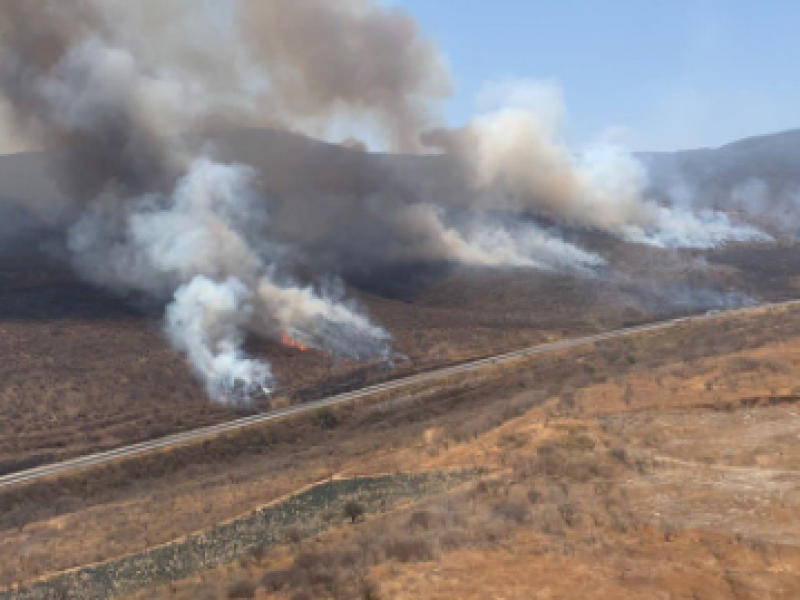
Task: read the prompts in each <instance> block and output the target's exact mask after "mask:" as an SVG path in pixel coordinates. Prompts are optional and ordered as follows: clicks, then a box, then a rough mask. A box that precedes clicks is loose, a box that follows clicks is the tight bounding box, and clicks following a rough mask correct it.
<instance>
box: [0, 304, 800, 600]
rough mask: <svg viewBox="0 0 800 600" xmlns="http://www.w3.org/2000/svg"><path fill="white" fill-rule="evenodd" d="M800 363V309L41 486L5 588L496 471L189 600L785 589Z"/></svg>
mask: <svg viewBox="0 0 800 600" xmlns="http://www.w3.org/2000/svg"><path fill="white" fill-rule="evenodd" d="M798 364H800V310H798V309H796V308H792V309H781V310H762V311H757V312H756V313H755V314H751V315H748V316H747V317H726V318H725V319H724V320H722V321H717V322H696V323H691V322H690V323H686V324H685V325H682V326H681V327H679V328H676V329H672V330H668V331H663V332H657V333H649V334H644V335H640V336H636V337H632V338H628V339H620V340H616V341H611V342H605V343H601V344H597V345H596V346H595V347H594V348H588V347H587V348H579V349H573V350H570V351H568V352H563V353H560V354H554V355H549V356H542V357H537V358H534V359H529V360H527V361H522V362H520V363H517V364H515V365H512V366H507V367H502V368H495V369H493V370H488V371H486V372H485V373H481V374H477V375H471V376H469V377H462V378H458V379H456V380H454V381H453V382H449V383H448V384H447V385H445V384H444V383H442V382H439V383H437V384H435V385H428V386H421V387H420V388H419V389H418V390H415V391H413V392H403V393H401V394H393V395H389V396H386V397H384V398H380V399H376V400H375V401H372V402H369V403H364V404H363V405H362V406H359V407H348V408H346V409H341V410H338V411H336V412H335V422H333V423H334V426H333V427H329V426H328V425H324V424H325V423H328V424H330V423H332V422H331V421H329V420H328V419H319V418H314V417H311V418H309V417H304V418H302V419H298V420H294V421H290V422H285V423H282V424H279V425H278V426H272V427H268V428H260V429H254V430H250V431H248V432H242V433H240V434H238V435H236V436H232V437H228V438H222V439H219V440H216V441H212V442H209V443H207V444H205V445H203V446H198V447H195V446H191V447H187V448H184V449H179V450H176V451H173V452H170V453H166V454H161V455H156V456H153V457H150V458H143V459H136V460H132V461H128V462H125V463H121V464H118V465H114V466H112V467H109V468H106V469H104V470H101V471H99V472H90V473H85V474H83V475H81V476H80V477H77V478H70V479H65V480H60V481H55V482H51V483H43V484H38V485H36V486H29V487H25V488H20V489H19V490H18V491H15V492H11V493H7V494H4V495H3V496H2V497H0V509H1V512H0V515H1V516H0V528H2V538H1V541H0V556H2V557H4V560H3V561H0V564H2V569H0V581H2V582H3V583H11V582H15V581H24V580H30V579H32V578H35V577H37V576H41V575H43V574H45V573H47V572H52V571H55V570H60V569H64V568H68V567H70V566H75V565H81V564H86V563H88V562H92V561H96V560H104V559H108V558H111V557H114V556H120V555H123V554H126V553H130V552H137V551H141V550H142V549H144V548H146V547H149V546H151V545H153V544H156V543H160V542H164V541H168V540H170V539H174V538H176V537H178V536H180V535H183V534H186V533H188V532H191V531H196V530H202V529H205V528H208V527H210V526H212V525H213V524H214V523H218V522H220V521H222V520H225V519H228V518H231V517H233V516H235V515H237V514H240V513H244V512H246V511H248V510H250V509H252V508H253V507H254V506H256V505H258V504H262V503H265V502H268V501H269V500H271V499H273V498H275V497H277V496H279V495H281V494H284V493H287V492H290V491H292V490H293V489H297V488H298V487H300V486H301V485H302V484H304V483H307V482H310V481H314V480H318V479H320V478H323V477H326V476H329V475H330V474H332V473H343V474H357V473H364V474H368V473H375V472H392V471H394V470H398V469H403V470H408V469H409V468H410V467H413V468H423V469H429V468H438V467H447V466H471V467H474V466H478V467H484V468H486V469H487V470H488V472H489V473H490V475H489V476H487V478H486V480H485V481H483V482H482V483H480V484H479V485H478V487H476V488H474V489H471V490H464V491H462V492H460V493H458V494H456V495H454V496H452V497H448V498H443V499H439V500H438V501H432V504H431V505H430V506H425V507H415V508H409V509H408V511H407V512H401V513H398V514H396V515H391V516H389V517H388V519H389V520H388V521H387V522H383V521H382V520H380V519H377V518H375V517H373V516H371V515H367V519H366V521H365V522H364V524H363V525H360V524H356V525H353V526H350V527H348V528H345V529H344V530H340V531H334V532H332V533H331V534H329V535H327V536H323V537H321V538H320V541H309V542H299V541H298V543H297V544H295V545H294V546H296V547H292V548H288V549H285V550H283V551H281V552H278V553H276V554H275V555H271V554H270V555H268V556H263V557H259V558H258V560H255V559H254V560H252V561H249V562H247V561H246V562H247V564H243V565H239V566H235V565H234V566H231V567H230V568H229V569H227V570H225V571H224V572H222V573H211V574H208V575H207V576H205V577H204V579H205V582H204V581H203V580H202V579H198V580H195V581H190V582H185V583H183V584H180V585H178V586H177V587H176V592H175V594H177V596H178V597H185V598H195V597H200V596H199V595H198V594H199V593H200V592H199V591H198V590H199V589H201V588H202V589H203V593H204V594H205V593H207V594H209V597H225V595H226V594H228V591H229V590H228V588H227V586H228V585H229V584H232V583H234V582H235V581H244V582H245V583H243V584H242V586H241V589H242V590H244V589H245V588H248V589H250V587H248V582H250V583H253V584H254V588H253V589H254V590H255V593H256V594H258V595H260V596H259V597H266V596H265V594H266V590H267V588H269V587H270V586H272V587H275V586H278V587H279V588H280V589H281V590H283V591H285V592H286V593H287V594H289V595H292V594H302V593H305V594H307V596H306V597H319V596H320V595H321V594H323V592H324V593H329V592H330V594H333V593H334V592H335V591H336V590H338V589H340V588H341V589H342V590H345V591H344V592H341V593H343V594H344V593H348V594H352V593H354V592H353V590H356V589H358V590H362V591H363V590H365V589H367V588H369V589H373V586H374V585H379V587H380V589H381V591H382V593H383V594H384V595H385V596H387V597H441V598H445V597H465V598H467V597H476V598H477V597H486V596H488V595H491V594H490V592H491V593H495V590H502V592H500V591H498V592H497V593H502V595H504V596H505V597H531V595H530V590H531V589H535V590H548V589H549V590H551V597H558V596H559V595H561V596H562V597H581V596H582V595H584V592H585V590H586V589H592V590H594V589H597V590H603V591H604V593H605V592H607V594H606V595H607V597H609V598H612V597H613V598H626V597H631V598H638V597H641V598H646V597H653V594H654V593H655V592H656V591H658V590H661V589H672V590H673V593H674V595H675V597H692V596H691V593H695V594H696V595H697V597H701V598H702V597H726V594H727V597H744V598H747V597H753V598H755V597H782V596H780V595H779V594H778V590H779V589H796V588H794V587H792V586H794V585H795V584H796V571H795V569H796V568H797V565H798V562H797V560H798V559H797V554H796V552H795V544H796V543H797V541H798V540H797V537H796V536H798V535H800V527H798V524H797V522H796V520H794V517H793V515H794V514H795V512H796V506H797V496H796V490H797V486H796V484H797V479H796V477H795V474H794V472H793V471H792V470H791V468H792V464H793V461H795V462H794V464H796V458H797V450H796V448H795V447H794V446H793V445H792V443H791V442H792V440H793V439H796V435H797V428H798V427H800V420H798V417H797V415H796V404H795V399H796V398H797V397H798V396H800V390H798V389H796V388H797V386H798V382H797V381H796V377H795V376H794V373H795V370H796V367H797V365H798ZM776 449H777V450H776ZM781 452H783V455H781V454H780V453H781ZM420 511H427V512H429V513H431V515H432V516H430V517H427V516H419V515H417V516H414V514H415V513H416V512H420ZM442 515H444V516H442ZM412 521H413V522H414V523H413V524H412ZM425 523H427V525H426V524H425ZM409 528H410V529H409ZM411 530H414V533H413V535H412V533H410V531H411ZM422 530H424V532H425V533H424V535H423V533H422V532H421V531H422ZM20 548H23V549H24V551H23V552H20V551H19V549H20ZM354 548H355V549H359V552H361V554H359V556H362V555H363V556H365V558H360V559H358V561H356V563H355V564H352V563H353V561H354V560H355V559H354V558H353V556H352V551H354V550H353V549H354ZM308 552H311V554H312V555H316V554H318V553H322V554H323V555H322V557H319V556H316V557H315V556H312V557H311V558H300V555H301V554H303V553H308ZM338 552H344V554H343V555H342V556H344V558H342V556H339V555H338V554H336V553H338ZM326 553H333V554H332V555H330V556H328V554H326ZM304 561H310V564H311V565H312V566H303V565H305V564H306V562H304ZM342 561H344V563H345V566H342V565H343V563H342ZM409 563H413V566H408V565H409ZM315 564H322V565H323V566H324V568H323V567H319V569H321V570H323V571H325V572H326V573H328V574H327V575H324V574H323V575H324V576H323V581H322V583H324V582H325V581H327V582H328V583H326V584H325V585H328V586H329V587H330V586H332V587H330V589H329V590H328V591H325V590H326V589H328V588H325V587H324V586H323V587H321V588H320V587H314V586H315V585H317V584H319V585H322V583H320V582H319V581H318V582H317V584H314V581H316V579H314V577H316V575H315V576H314V577H312V576H311V575H312V574H313V573H314V572H316V571H315V569H316V570H318V569H317V567H313V565H315ZM326 565H327V566H326ZM348 565H349V566H348ZM523 566H524V568H523ZM312 567H313V568H312ZM345 567H346V568H345ZM287 569H288V570H289V571H290V572H289V573H288V574H287V575H286V578H287V579H286V581H288V583H285V582H284V583H281V582H282V581H283V579H281V577H282V576H281V575H280V574H278V575H275V573H274V572H276V571H279V572H282V571H283V570H287ZM292 569H294V570H292ZM329 571H335V573H336V575H335V577H334V579H335V581H333V582H331V575H330V573H329ZM348 573H350V574H348ZM511 573H517V575H515V576H514V577H511V576H510V574H511ZM520 573H524V575H523V574H520ZM564 573H575V574H576V576H575V577H564V576H563V574H564ZM679 573H683V574H684V575H686V577H688V580H689V582H690V583H688V584H683V583H681V584H680V585H679V580H682V579H681V577H679V576H678V574H679ZM267 575H268V577H267V579H269V581H272V583H269V582H268V583H262V582H261V579H262V577H265V576H267ZM309 577H311V583H309ZM275 578H277V579H278V581H277V582H274V580H275ZM212 581H213V582H224V584H223V583H219V584H217V583H214V584H213V585H212V584H211V582H212ZM309 586H310V587H309ZM354 586H357V587H354ZM364 586H366V588H365V587H364ZM665 586H666V587H665ZM670 586H672V587H670ZM680 586H684V587H680ZM754 586H756V587H754ZM757 586H761V587H757ZM673 588H674V589H673ZM331 590H332V591H331ZM733 590H736V591H735V592H734V591H733ZM754 590H755V591H754ZM690 592H691V593H690ZM756 592H758V594H761V595H758V594H757V593H756ZM237 593H238V592H237ZM242 593H244V592H242ZM337 593H338V592H337ZM359 593H361V592H360V591H359ZM526 593H527V595H526ZM148 594H150V595H147V596H146V597H148V598H153V597H162V596H163V597H169V596H171V595H173V592H172V591H171V590H163V589H162V590H158V591H155V592H148ZM309 594H310V596H309ZM470 594H472V596H470ZM515 594H516V596H515ZM615 594H616V595H615ZM735 594H738V596H737V595H735ZM748 594H749V595H748ZM297 597H303V596H297ZM339 597H353V596H352V595H351V596H347V595H345V596H341V595H340V596H339ZM542 597H547V596H542ZM595 597H603V596H602V595H600V596H595ZM783 597H792V596H783Z"/></svg>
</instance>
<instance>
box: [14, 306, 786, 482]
mask: <svg viewBox="0 0 800 600" xmlns="http://www.w3.org/2000/svg"><path fill="white" fill-rule="evenodd" d="M798 303H800V300H790V301H787V302H776V303H772V304H762V305H760V306H756V307H750V308H742V309H735V310H728V311H720V312H715V313H705V314H702V315H699V316H696V317H686V318H680V319H670V320H668V321H660V322H657V323H649V324H646V325H637V326H635V327H626V328H624V329H618V330H616V331H607V332H604V333H598V334H595V335H590V336H586V337H581V338H575V339H572V340H559V341H557V342H549V343H546V344H541V345H538V346H532V347H530V348H524V349H522V350H516V351H513V352H507V353H505V354H499V355H497V356H492V357H489V358H482V359H478V360H474V361H470V362H468V363H464V364H462V365H456V366H453V367H445V368H442V369H438V370H436V371H431V372H429V373H422V374H420V375H411V376H409V377H404V378H402V379H395V380H394V381H388V382H385V383H379V384H376V385H372V386H369V387H366V388H363V389H361V390H356V391H353V392H345V393H342V394H337V395H336V396H331V397H330V398H325V399H323V400H317V401H314V402H308V403H305V404H300V405H298V406H291V407H289V408H284V409H280V410H276V411H272V412H269V413H264V414H259V415H253V416H250V417H243V418H241V419H236V420H234V421H228V422H227V423H220V424H218V425H210V426H207V427H201V428H199V429H193V430H191V431H185V432H183V433H177V434H173V435H169V436H166V437H163V438H159V439H155V440H149V441H146V442H141V443H138V444H133V445H130V446H123V447H121V448H116V449H114V450H108V451H105V452H99V453H97V454H90V455H88V456H81V457H78V458H73V459H70V460H66V461H64V462H60V463H55V464H51V465H43V466H41V467H35V468H33V469H28V470H26V471H19V472H17V473H11V474H8V475H4V476H2V477H0V488H3V487H8V486H12V485H18V484H22V483H30V482H32V481H35V480H37V479H42V478H44V477H48V476H52V475H63V474H65V473H68V472H69V471H73V470H78V469H85V468H87V467H92V466H98V465H102V464H105V463H108V462H111V461H113V460H116V459H119V458H129V457H132V456H137V455H140V454H146V453H148V452H152V451H154V450H163V449H165V448H171V447H173V446H179V445H181V444H186V443H188V442H196V441H199V440H203V439H206V438H211V437H213V436H216V435H219V434H222V433H229V432H231V431H236V430H238V429H244V428H246V427H251V426H253V425H258V424H261V423H266V422H268V421H273V420H277V419H283V418H286V417H289V416H293V415H298V414H302V413H307V412H312V411H314V410H318V409H320V408H325V407H329V406H335V405H337V404H344V403H346V402H351V401H353V400H357V399H359V398H363V397H365V396H370V395H372V394H376V393H379V392H386V391H391V390H397V389H400V388H404V387H409V386H412V385H415V384H418V383H423V382H426V381H432V380H436V379H444V378H446V377H450V376H451V375H457V374H459V373H466V372H469V371H476V370H479V369H482V368H483V367H487V366H491V365H498V364H502V363H505V362H511V361H514V360H519V359H522V358H527V357H530V356H535V355H539V354H546V353H550V352H556V351H559V350H566V349H569V348H576V347H578V346H585V345H588V344H593V343H595V342H600V341H605V340H610V339H614V338H619V337H624V336H628V335H632V334H635V333H643V332H646V331H656V330H659V329H667V328H669V327H675V326H677V325H682V324H683V323H685V322H693V321H700V320H702V321H707V320H713V319H720V318H723V317H727V316H730V315H733V314H737V313H745V312H750V311H754V310H762V309H765V308H777V307H783V306H790V305H793V304H798Z"/></svg>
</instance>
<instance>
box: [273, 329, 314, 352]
mask: <svg viewBox="0 0 800 600" xmlns="http://www.w3.org/2000/svg"><path fill="white" fill-rule="evenodd" d="M278 341H279V342H280V343H281V345H282V346H286V347H287V348H294V349H295V350H300V352H307V351H308V347H306V346H305V344H302V343H300V342H298V341H297V340H296V339H294V338H291V337H289V336H288V335H286V334H285V333H284V332H283V331H281V332H280V334H279V335H278Z"/></svg>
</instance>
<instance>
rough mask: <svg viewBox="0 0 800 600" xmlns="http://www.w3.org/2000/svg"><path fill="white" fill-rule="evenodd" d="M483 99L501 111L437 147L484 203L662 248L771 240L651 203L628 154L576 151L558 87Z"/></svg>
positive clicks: (720, 220)
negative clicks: (469, 178)
mask: <svg viewBox="0 0 800 600" xmlns="http://www.w3.org/2000/svg"><path fill="white" fill-rule="evenodd" d="M482 96H483V98H484V101H486V99H489V101H490V102H491V103H494V104H497V106H495V108H494V109H493V110H490V111H488V112H486V113H484V114H482V115H479V116H478V117H476V118H474V119H473V120H472V121H471V122H470V123H469V124H468V126H467V127H466V128H465V130H463V131H461V132H455V133H452V134H451V135H445V136H444V140H443V141H442V140H441V139H440V140H438V141H439V144H440V145H441V146H442V147H443V148H444V149H445V150H447V151H449V152H451V153H453V154H455V155H456V156H458V157H459V158H460V160H461V161H463V162H464V163H465V164H466V165H467V167H466V168H465V170H466V171H467V172H469V173H472V174H474V181H473V184H474V186H475V187H476V188H477V189H478V190H479V198H481V200H479V202H482V203H484V204H486V205H491V206H493V207H494V208H497V207H502V208H505V209H507V210H515V211H528V212H531V213H533V214H536V215H540V216H543V217H547V218H549V219H553V220H555V221H557V222H560V223H565V224H567V225H571V226H576V227H583V228H587V229H593V230H598V231H604V232H607V233H611V234H613V235H616V236H618V237H621V238H624V239H627V240H630V241H637V242H641V243H649V244H654V245H659V246H669V247H681V246H686V247H710V246H713V245H715V244H718V243H720V242H721V241H725V240H749V239H764V238H765V237H766V236H765V234H763V233H761V232H759V231H757V230H755V229H753V228H752V227H748V226H739V225H736V224H733V223H731V222H730V220H729V219H728V218H727V217H726V215H724V214H722V213H715V212H712V211H703V212H698V213H694V212H692V211H690V210H676V209H673V208H671V207H666V206H661V205H658V204H657V203H655V202H653V201H650V200H647V199H646V197H645V190H646V188H647V185H648V178H647V171H646V169H645V168H644V166H643V165H642V164H641V163H640V162H639V161H638V160H636V159H635V158H634V157H633V156H632V155H631V154H630V153H628V152H626V151H624V150H623V149H622V148H619V147H615V146H612V145H609V144H594V145H590V146H588V147H585V148H583V149H581V150H580V151H579V152H573V151H572V150H571V149H570V148H569V147H568V146H567V144H566V143H564V142H563V141H562V140H561V138H560V134H561V130H562V125H563V120H564V116H565V109H564V105H563V101H562V99H561V93H560V91H559V90H558V88H557V87H555V86H554V85H553V84H552V83H547V82H545V83H539V82H535V81H505V82H500V83H496V84H493V85H490V86H489V87H488V88H487V90H486V91H485V92H484V93H483V95H482Z"/></svg>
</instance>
